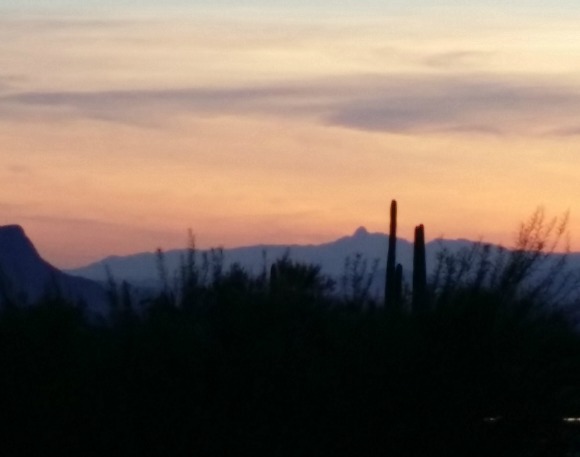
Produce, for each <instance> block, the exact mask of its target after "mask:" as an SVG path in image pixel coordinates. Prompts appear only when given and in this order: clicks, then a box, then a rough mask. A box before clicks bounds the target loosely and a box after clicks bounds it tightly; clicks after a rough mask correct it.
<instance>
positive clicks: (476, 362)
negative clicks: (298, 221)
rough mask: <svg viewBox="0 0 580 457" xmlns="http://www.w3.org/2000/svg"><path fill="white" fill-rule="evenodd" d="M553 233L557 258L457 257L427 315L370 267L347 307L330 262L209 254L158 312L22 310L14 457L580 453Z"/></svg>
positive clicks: (1, 339)
mask: <svg viewBox="0 0 580 457" xmlns="http://www.w3.org/2000/svg"><path fill="white" fill-rule="evenodd" d="M533 224H536V225H534V226H533V227H532V226H528V228H529V227H532V229H533V230H531V231H529V232H528V233H527V235H526V233H525V229H526V226H523V227H522V230H523V231H524V235H526V236H525V238H526V239H525V241H526V242H530V239H531V238H533V237H534V236H536V235H537V236H538V239H540V238H542V246H539V245H530V246H528V249H527V250H519V251H517V250H516V251H514V252H511V253H507V252H502V251H497V252H496V251H493V252H492V250H491V249H490V248H489V247H486V246H485V245H476V246H475V247H474V248H473V249H472V250H470V251H464V252H462V253H459V254H454V255H451V254H447V253H442V255H441V259H440V260H441V265H440V268H439V269H438V270H437V273H436V275H435V276H434V277H433V278H432V281H430V283H429V285H428V287H427V290H426V291H423V290H422V297H421V300H422V303H419V304H418V306H417V307H416V308H413V307H412V303H413V299H412V296H411V295H410V294H409V293H408V291H407V292H405V291H406V290H407V289H408V288H406V287H403V289H404V291H403V292H401V295H400V296H399V297H397V298H396V305H393V304H391V305H389V306H387V307H385V306H384V304H383V303H378V302H376V301H375V300H373V299H372V298H371V297H370V296H369V295H368V294H367V293H366V292H365V291H366V290H368V289H367V288H365V286H364V284H365V277H364V273H361V271H362V270H360V269H359V270H357V269H353V270H352V271H351V274H350V277H348V278H346V279H345V281H347V282H348V283H349V285H350V286H349V287H350V288H349V289H348V290H350V292H351V293H350V294H349V295H347V296H344V295H341V296H337V295H336V294H332V293H331V292H332V281H330V280H329V279H328V278H325V277H324V276H323V275H322V274H321V273H320V272H319V270H318V269H317V268H316V267H314V266H308V265H298V264H295V263H293V262H291V261H290V260H288V259H281V260H279V261H278V262H277V263H276V264H275V266H274V267H273V268H272V271H271V272H270V271H268V272H266V271H264V273H263V274H261V275H258V276H257V277H252V276H250V275H249V274H247V273H246V272H245V271H243V270H242V269H240V268H239V267H232V268H231V269H229V270H228V271H223V268H222V267H221V264H220V261H219V252H218V253H214V254H215V255H214V258H213V259H211V258H210V259H208V258H206V259H205V261H201V262H200V261H199V259H196V253H195V250H194V249H193V247H192V249H191V250H190V255H189V256H188V258H186V259H184V262H183V268H182V271H181V272H180V281H179V287H178V288H177V289H176V288H173V287H169V286H168V285H167V284H166V287H165V288H164V290H163V291H162V292H161V293H160V294H159V295H158V296H157V297H155V298H154V299H152V300H151V301H149V302H147V303H145V304H138V303H135V302H134V295H132V293H131V291H130V290H129V289H128V287H126V286H121V287H118V286H117V285H116V284H115V283H114V281H113V280H111V284H110V292H111V316H110V318H108V319H103V320H102V321H96V320H94V319H93V320H90V319H86V318H85V317H84V316H83V315H82V311H81V310H79V308H78V307H73V306H72V305H70V304H67V303H65V302H64V301H63V300H62V299H60V298H58V297H52V298H51V297H47V299H46V300H45V301H44V302H43V303H41V304H39V305H38V306H36V307H31V308H27V309H20V308H18V307H11V308H9V309H4V310H3V312H2V314H1V316H0V417H1V418H2V425H1V426H0V452H1V453H2V455H6V456H9V455H46V454H52V453H55V455H62V456H64V455H78V456H87V455H98V456H114V455H120V456H148V455H153V456H171V455H200V456H228V455H232V456H241V455H267V456H343V455H344V456H379V455H380V456H410V457H412V456H425V457H427V456H465V457H469V456H476V455H481V456H484V455H485V456H510V457H511V456H572V455H577V454H574V450H575V449H578V448H579V446H578V440H579V439H580V427H578V425H576V424H575V423H574V422H572V421H566V420H565V418H570V417H578V416H580V334H579V333H578V331H577V329H576V327H575V321H574V315H573V314H572V312H571V308H569V307H570V306H571V305H573V303H571V302H570V300H568V301H565V300H564V299H563V298H561V296H559V295H557V294H555V292H556V291H560V292H563V291H564V289H563V288H564V287H572V286H573V283H571V282H570V281H568V280H566V281H565V282H562V281H561V279H562V276H561V275H563V274H565V273H563V270H562V269H561V268H559V267H558V268H556V267H557V265H554V266H553V268H545V267H546V265H544V268H543V269H542V268H540V267H541V266H542V263H545V262H546V261H547V257H544V253H545V248H546V246H548V247H549V244H546V241H549V240H550V239H551V237H552V236H553V235H554V232H553V231H552V230H550V231H545V228H546V223H545V222H544V221H543V220H540V223H538V222H533ZM538 224H539V225H538ZM548 226H549V224H548ZM553 227H554V226H553ZM540 229H541V230H544V231H543V232H542V231H540ZM466 259H469V262H467V261H466ZM548 266H549V265H548ZM522 268H523V270H522ZM538 272H539V273H538ZM542 272H543V273H542ZM534 274H539V275H540V276H541V278H543V279H544V280H545V281H544V282H542V281H541V280H540V276H538V277H537V278H536V277H535V276H534ZM160 275H161V276H162V277H166V276H167V274H166V273H165V272H163V268H162V263H160ZM532 278H533V281H530V279H532ZM526 280H528V281H526ZM540 286H541V287H540ZM550 288H555V290H552V291H551V293H550V294H547V291H549V290H550ZM571 290H572V289H571ZM564 295H565V296H567V297H569V296H570V295H569V293H566V294H564ZM550 297H556V298H550ZM558 297H560V298H558ZM393 300H394V298H393ZM564 305H566V306H564Z"/></svg>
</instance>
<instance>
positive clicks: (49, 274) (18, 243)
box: [0, 225, 106, 311]
mask: <svg viewBox="0 0 580 457" xmlns="http://www.w3.org/2000/svg"><path fill="white" fill-rule="evenodd" d="M0 277H1V278H2V284H1V288H0V307H1V306H2V304H3V302H6V301H16V302H19V303H22V304H32V303H34V302H36V301H37V300H39V299H40V298H41V297H42V296H43V295H44V294H45V292H46V291H47V288H49V287H51V286H56V287H58V289H60V291H61V292H62V294H63V296H65V297H66V298H68V299H70V300H71V301H72V302H79V301H83V302H84V303H86V304H87V305H88V307H89V308H90V309H91V310H92V311H100V310H103V309H104V304H105V298H106V297H105V292H104V290H102V289H101V287H100V286H99V285H98V284H96V283H94V282H92V281H89V280H87V279H85V278H77V277H74V276H71V275H68V274H65V273H63V272H61V271H59V270H58V269H56V268H55V267H53V266H52V265H50V264H49V263H48V262H46V261H45V260H43V259H42V257H40V254H39V253H38V251H37V250H36V248H35V247H34V244H33V243H32V241H31V240H30V239H29V238H28V237H27V236H26V233H25V231H24V229H23V228H22V227H21V226H20V225H3V226H0ZM23 297H25V298H23Z"/></svg>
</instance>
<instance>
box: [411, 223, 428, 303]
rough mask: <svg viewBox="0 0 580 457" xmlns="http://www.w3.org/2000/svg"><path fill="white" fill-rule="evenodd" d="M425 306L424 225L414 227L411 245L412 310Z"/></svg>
mask: <svg viewBox="0 0 580 457" xmlns="http://www.w3.org/2000/svg"><path fill="white" fill-rule="evenodd" d="M426 307H427V264H426V260H425V227H424V226H423V224H421V225H418V226H417V227H415V243H414V245H413V311H417V310H420V309H424V308H426Z"/></svg>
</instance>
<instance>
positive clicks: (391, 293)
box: [385, 200, 397, 308]
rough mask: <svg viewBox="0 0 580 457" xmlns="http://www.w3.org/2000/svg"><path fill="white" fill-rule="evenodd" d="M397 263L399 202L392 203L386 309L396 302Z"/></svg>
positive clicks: (386, 279) (393, 201) (386, 280)
mask: <svg viewBox="0 0 580 457" xmlns="http://www.w3.org/2000/svg"><path fill="white" fill-rule="evenodd" d="M396 262H397V201H396V200H392V201H391V223H390V226H389V250H388V251H387V276H386V278H385V307H387V308H389V307H392V306H393V305H394V303H395V300H396V293H397V292H396V288H397V286H396V284H397V273H396V266H395V265H396Z"/></svg>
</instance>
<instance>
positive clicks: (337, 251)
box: [70, 227, 580, 295]
mask: <svg viewBox="0 0 580 457" xmlns="http://www.w3.org/2000/svg"><path fill="white" fill-rule="evenodd" d="M472 243H473V242H472V241H469V240H463V239H460V240H445V239H437V240H433V241H431V242H429V243H427V248H426V250H427V268H428V269H429V270H431V271H432V269H433V268H434V266H435V265H436V263H437V253H438V252H439V251H441V250H442V249H446V250H448V251H450V252H456V251H458V250H459V249H461V248H466V247H469V246H470V245H472ZM387 245H388V235H386V234H383V233H370V232H368V231H367V229H366V228H365V227H359V228H358V229H356V231H355V232H354V233H353V234H352V235H351V236H345V237H342V238H339V239H337V240H335V241H332V242H329V243H323V244H319V245H295V244H292V245H266V244H260V245H255V246H247V247H239V248H231V249H224V251H223V253H224V267H225V268H228V267H229V266H230V265H232V264H234V263H239V264H240V265H241V266H242V267H244V268H245V269H247V270H248V271H250V272H252V273H256V274H257V273H259V272H260V271H262V269H263V268H264V266H265V267H266V268H269V266H270V265H271V264H272V262H274V261H275V260H276V259H279V258H281V257H282V256H284V255H285V254H288V256H289V258H290V259H292V260H294V261H297V262H304V263H307V264H314V265H320V266H321V269H322V272H323V273H325V274H327V275H329V276H331V277H333V278H335V279H337V280H339V279H340V277H341V276H342V275H343V274H344V273H345V261H346V259H347V258H350V259H351V261H352V260H354V259H355V257H356V256H357V254H360V258H361V260H363V261H364V260H365V259H366V261H367V271H368V272H370V269H371V265H372V263H373V261H375V260H376V261H377V262H378V263H377V269H376V272H375V275H374V279H373V287H372V289H371V292H372V293H373V294H375V295H381V294H382V293H383V290H384V280H385V269H386V264H385V262H386V256H387ZM204 252H205V253H207V252H208V251H200V252H198V256H197V261H198V262H201V257H202V256H203V253H204ZM185 255H186V252H185V250H171V251H167V252H165V253H164V261H165V264H166V267H167V271H168V272H170V273H171V272H174V271H178V269H179V266H180V262H181V259H182V258H183V257H184V256H185ZM571 260H572V261H575V262H576V263H578V264H579V265H580V255H572V256H571ZM397 261H398V262H400V263H401V264H402V265H403V275H404V278H405V280H406V281H409V280H410V278H411V276H410V275H411V271H412V263H413V245H412V243H411V242H409V241H407V240H404V239H399V240H398V246H397ZM107 268H108V269H109V271H110V272H111V274H112V275H113V277H114V278H115V279H116V280H119V281H121V280H126V281H128V282H130V283H133V284H136V285H152V284H155V283H156V282H157V281H158V265H157V257H156V254H155V253H154V252H147V253H140V254H134V255H129V256H124V257H119V256H112V257H107V258H105V259H103V260H101V261H99V262H96V263H93V264H90V265H87V266H85V267H82V268H78V269H75V270H70V273H73V274H75V275H78V276H82V277H85V278H89V279H92V280H94V281H106V279H107V273H106V270H107Z"/></svg>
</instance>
